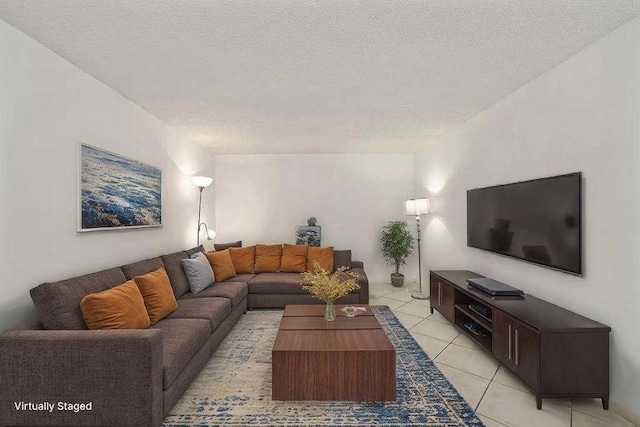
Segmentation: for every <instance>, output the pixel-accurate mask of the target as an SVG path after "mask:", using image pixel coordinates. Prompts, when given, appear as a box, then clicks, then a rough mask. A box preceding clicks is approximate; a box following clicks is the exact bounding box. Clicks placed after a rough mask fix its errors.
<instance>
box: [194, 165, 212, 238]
mask: <svg viewBox="0 0 640 427" xmlns="http://www.w3.org/2000/svg"><path fill="white" fill-rule="evenodd" d="M191 182H193V184H194V185H195V186H196V187H198V188H199V189H200V200H199V201H198V238H197V243H198V246H200V230H201V229H202V228H203V226H204V230H205V232H206V233H207V240H213V239H215V238H216V232H215V231H214V230H213V229H211V230H209V227H207V224H205V223H204V222H201V221H200V213H201V212H202V190H204V189H205V188H207V187H208V186H210V185H211V183H212V182H213V178H209V177H208V176H192V177H191Z"/></svg>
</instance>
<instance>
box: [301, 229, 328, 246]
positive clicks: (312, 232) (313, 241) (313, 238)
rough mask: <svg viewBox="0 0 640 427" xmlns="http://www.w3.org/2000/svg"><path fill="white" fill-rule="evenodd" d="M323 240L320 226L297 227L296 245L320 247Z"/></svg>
mask: <svg viewBox="0 0 640 427" xmlns="http://www.w3.org/2000/svg"><path fill="white" fill-rule="evenodd" d="M321 239H322V234H321V229H320V226H319V225H314V226H309V225H299V226H297V227H296V245H307V246H320V241H321Z"/></svg>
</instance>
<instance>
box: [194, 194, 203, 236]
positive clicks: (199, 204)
mask: <svg viewBox="0 0 640 427" xmlns="http://www.w3.org/2000/svg"><path fill="white" fill-rule="evenodd" d="M198 188H200V200H199V201H198V238H197V241H198V244H197V245H196V246H200V213H201V212H202V190H204V187H198Z"/></svg>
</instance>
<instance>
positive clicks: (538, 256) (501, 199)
mask: <svg viewBox="0 0 640 427" xmlns="http://www.w3.org/2000/svg"><path fill="white" fill-rule="evenodd" d="M467 246H470V247H472V248H478V249H484V250H487V251H491V252H495V253H498V254H502V255H507V256H510V257H514V258H519V259H522V260H526V261H529V262H532V263H536V264H540V265H543V266H546V267H550V268H554V269H557V270H561V271H565V272H567V273H572V274H577V275H582V173H581V172H576V173H571V174H567V175H560V176H553V177H549V178H541V179H534V180H531V181H523V182H516V183H513V184H506V185H497V186H494V187H486V188H477V189H473V190H469V191H467Z"/></svg>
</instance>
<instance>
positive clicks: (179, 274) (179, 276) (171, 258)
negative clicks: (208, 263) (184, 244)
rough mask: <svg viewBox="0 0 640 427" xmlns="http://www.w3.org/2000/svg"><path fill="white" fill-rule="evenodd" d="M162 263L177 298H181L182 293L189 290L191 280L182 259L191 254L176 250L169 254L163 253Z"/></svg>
mask: <svg viewBox="0 0 640 427" xmlns="http://www.w3.org/2000/svg"><path fill="white" fill-rule="evenodd" d="M160 258H162V263H163V264H164V269H165V270H166V271H167V275H168V276H169V281H170V282H171V287H172V288H173V295H175V297H176V298H180V297H181V296H182V295H184V294H186V293H187V292H189V281H188V280H187V275H186V274H185V272H184V267H182V260H183V259H187V258H189V254H187V252H186V251H182V252H175V253H172V254H169V255H162V256H161V257H160Z"/></svg>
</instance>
